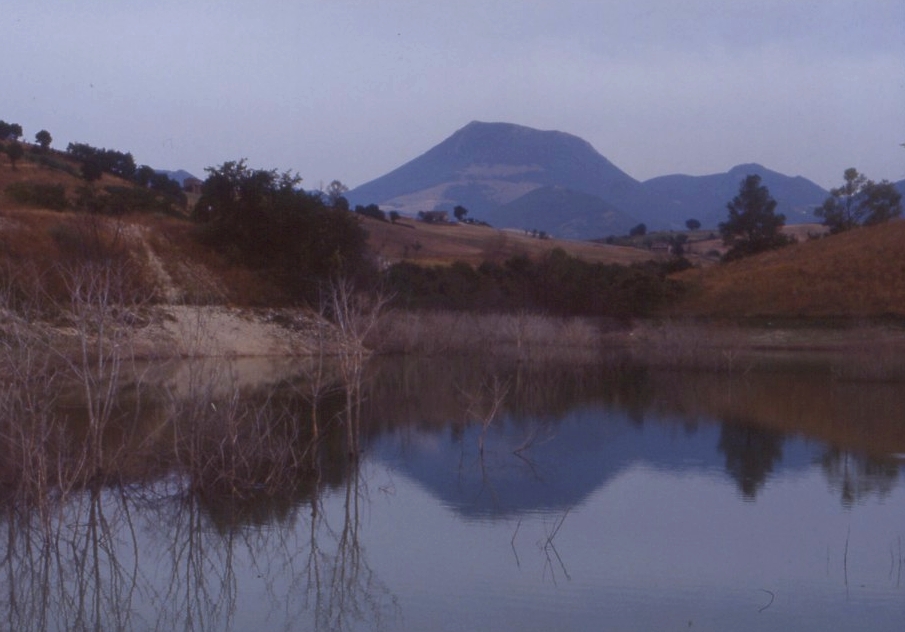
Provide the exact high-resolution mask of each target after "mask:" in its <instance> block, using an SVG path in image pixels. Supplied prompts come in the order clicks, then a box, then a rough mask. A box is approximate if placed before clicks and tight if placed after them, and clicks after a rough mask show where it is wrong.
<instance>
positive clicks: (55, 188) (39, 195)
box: [6, 182, 69, 211]
mask: <svg viewBox="0 0 905 632" xmlns="http://www.w3.org/2000/svg"><path fill="white" fill-rule="evenodd" d="M6 194H7V195H8V196H9V197H10V198H11V199H12V200H13V201H14V202H16V203H18V204H24V205H26V206H32V207H35V208H46V209H50V210H52V211H62V210H64V209H65V208H66V207H67V206H69V201H68V200H67V199H66V189H65V188H64V187H63V185H62V184H33V183H29V182H14V183H13V184H10V185H9V186H8V187H6Z"/></svg>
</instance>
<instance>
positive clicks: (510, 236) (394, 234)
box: [364, 218, 653, 265]
mask: <svg viewBox="0 0 905 632" xmlns="http://www.w3.org/2000/svg"><path fill="white" fill-rule="evenodd" d="M364 226H365V228H366V229H367V231H368V234H369V241H370V244H371V247H372V249H373V250H374V252H375V253H376V254H377V255H378V256H379V257H381V258H382V259H383V260H384V261H388V262H390V263H395V262H397V261H402V260H405V261H411V262H413V263H419V264H428V265H429V264H448V263H452V262H453V261H457V260H458V261H466V262H468V263H471V264H474V265H477V264H480V263H481V262H482V261H486V260H494V261H502V260H504V259H506V258H509V257H512V256H515V255H526V256H529V257H532V258H535V257H541V256H543V255H544V254H546V253H548V252H550V250H552V249H553V248H557V247H559V248H562V249H563V250H565V251H566V252H568V253H569V254H571V255H573V256H576V257H581V258H583V259H586V260H588V261H600V262H603V263H621V264H625V265H628V264H631V263H636V262H640V261H647V260H649V259H651V258H653V255H652V254H651V253H650V252H649V251H645V250H640V249H637V248H628V247H623V246H608V245H603V244H595V243H591V242H583V241H571V240H563V239H543V240H541V239H535V238H533V237H529V236H528V235H526V234H525V233H524V232H523V231H518V230H500V229H496V228H488V227H481V226H471V225H468V224H425V223H422V222H416V221H413V220H409V219H402V220H400V221H399V222H397V223H396V224H395V225H394V224H390V223H388V222H380V221H377V220H372V219H369V218H366V220H365V224H364Z"/></svg>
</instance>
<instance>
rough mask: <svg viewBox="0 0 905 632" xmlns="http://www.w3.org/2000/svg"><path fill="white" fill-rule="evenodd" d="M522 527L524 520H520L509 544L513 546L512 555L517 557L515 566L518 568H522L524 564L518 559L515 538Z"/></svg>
mask: <svg viewBox="0 0 905 632" xmlns="http://www.w3.org/2000/svg"><path fill="white" fill-rule="evenodd" d="M521 526H522V519H521V518H519V519H518V522H517V523H516V525H515V531H514V532H513V533H512V539H511V540H510V541H509V544H510V545H511V546H512V554H513V555H514V556H515V566H516V568H521V567H522V563H521V561H520V560H519V559H518V551H516V550H515V536H517V535H518V530H519V528H520V527H521Z"/></svg>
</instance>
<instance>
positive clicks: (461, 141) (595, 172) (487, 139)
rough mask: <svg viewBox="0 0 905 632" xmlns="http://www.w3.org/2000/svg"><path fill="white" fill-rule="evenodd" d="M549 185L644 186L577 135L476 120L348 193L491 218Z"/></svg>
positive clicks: (614, 192) (355, 199)
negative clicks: (464, 210) (459, 207)
mask: <svg viewBox="0 0 905 632" xmlns="http://www.w3.org/2000/svg"><path fill="white" fill-rule="evenodd" d="M545 186H558V187H562V188H566V189H571V190H573V191H576V192H579V193H587V194H591V195H596V196H598V197H600V198H601V199H607V198H619V197H624V196H625V195H627V194H630V193H632V192H640V187H641V185H640V183H639V182H638V181H637V180H635V179H634V178H632V177H631V176H629V175H628V174H626V173H625V172H624V171H622V170H621V169H619V168H618V167H616V166H615V165H614V164H613V163H611V162H610V161H609V160H607V159H606V158H604V157H603V156H601V155H600V154H599V153H598V152H597V151H596V150H595V149H594V148H593V147H592V146H591V145H590V144H589V143H588V142H587V141H584V140H582V139H580V138H578V137H577V136H572V135H571V134H566V133H563V132H556V131H539V130H535V129H531V128H529V127H523V126H520V125H513V124H509V123H481V122H477V121H475V122H472V123H469V124H468V125H466V126H465V127H463V128H462V129H460V130H459V131H457V132H456V133H454V134H453V135H452V136H450V137H449V138H447V139H446V140H445V141H443V142H441V143H440V144H439V145H437V146H435V147H434V148H432V149H430V150H429V151H427V152H426V153H424V154H422V155H421V156H419V157H417V158H415V159H414V160H412V161H410V162H408V163H406V164H404V165H402V166H401V167H399V168H398V169H395V170H394V171H391V172H390V173H388V174H386V175H385V176H382V177H380V178H377V179H376V180H372V181H371V182H368V183H365V184H363V185H361V186H360V187H357V188H355V189H353V190H351V191H349V193H348V195H347V197H348V199H349V201H350V202H351V203H352V204H369V203H372V202H373V203H377V204H380V205H381V206H382V207H385V208H387V209H391V210H398V211H401V212H404V213H408V214H415V213H417V212H418V211H421V210H432V209H446V210H449V209H452V208H453V207H454V206H455V205H457V204H461V205H463V206H465V207H466V208H467V209H468V210H469V214H470V215H471V216H472V217H475V218H477V219H484V220H487V221H491V222H492V221H493V217H492V214H493V212H494V211H495V210H496V209H497V208H499V207H500V206H502V205H504V204H508V203H509V202H512V201H514V200H516V199H518V198H520V197H521V196H523V195H525V194H527V193H530V192H531V191H533V190H535V189H539V188H541V187H545ZM525 228H532V227H531V226H525Z"/></svg>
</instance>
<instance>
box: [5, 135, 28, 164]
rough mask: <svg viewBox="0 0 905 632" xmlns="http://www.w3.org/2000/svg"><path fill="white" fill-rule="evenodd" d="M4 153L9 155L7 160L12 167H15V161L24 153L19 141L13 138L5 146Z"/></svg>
mask: <svg viewBox="0 0 905 632" xmlns="http://www.w3.org/2000/svg"><path fill="white" fill-rule="evenodd" d="M6 155H7V156H8V157H9V162H10V164H11V165H12V166H13V169H15V168H16V163H17V162H18V161H19V159H20V158H22V156H24V155H25V150H24V149H22V145H20V144H19V141H17V140H14V141H12V142H11V143H9V144H8V145H7V146H6Z"/></svg>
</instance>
